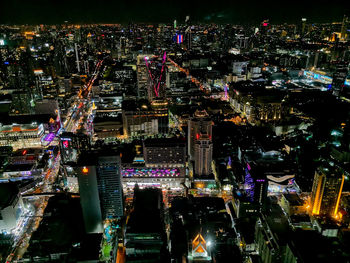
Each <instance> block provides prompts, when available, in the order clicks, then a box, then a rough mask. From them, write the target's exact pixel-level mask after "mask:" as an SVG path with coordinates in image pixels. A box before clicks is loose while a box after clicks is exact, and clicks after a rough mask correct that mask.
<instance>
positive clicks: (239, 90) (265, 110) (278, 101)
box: [229, 83, 288, 123]
mask: <svg viewBox="0 0 350 263" xmlns="http://www.w3.org/2000/svg"><path fill="white" fill-rule="evenodd" d="M238 85H239V84H238ZM238 85H237V87H235V88H231V87H230V89H229V94H230V96H229V97H230V105H231V107H232V108H233V110H234V112H236V113H239V114H240V115H241V116H242V117H245V118H247V120H248V121H249V122H250V123H256V122H270V121H278V120H281V119H283V117H284V116H285V115H286V114H287V112H288V109H287V107H286V106H285V105H284V104H283V98H284V93H283V92H281V91H279V90H268V89H266V88H265V87H262V86H256V87H255V85H254V84H252V83H246V84H242V85H243V86H242V87H240V86H238Z"/></svg>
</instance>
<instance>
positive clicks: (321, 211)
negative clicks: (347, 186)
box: [311, 167, 344, 217]
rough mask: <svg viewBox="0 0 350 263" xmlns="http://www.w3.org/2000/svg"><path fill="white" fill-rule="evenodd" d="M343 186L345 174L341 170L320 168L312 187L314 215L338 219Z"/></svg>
mask: <svg viewBox="0 0 350 263" xmlns="http://www.w3.org/2000/svg"><path fill="white" fill-rule="evenodd" d="M343 184H344V174H343V173H342V172H341V171H340V170H339V169H336V168H334V167H319V168H318V169H317V170H316V172H315V176H314V182H313V186H312V193H311V207H312V214H314V215H328V216H332V217H337V215H338V209H339V202H340V197H341V194H342V190H343Z"/></svg>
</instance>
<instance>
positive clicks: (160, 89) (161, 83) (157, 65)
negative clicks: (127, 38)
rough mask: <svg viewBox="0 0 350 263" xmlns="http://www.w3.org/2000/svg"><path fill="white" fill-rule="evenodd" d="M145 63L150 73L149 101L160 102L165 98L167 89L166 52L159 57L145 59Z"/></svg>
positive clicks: (148, 84)
mask: <svg viewBox="0 0 350 263" xmlns="http://www.w3.org/2000/svg"><path fill="white" fill-rule="evenodd" d="M144 60H145V61H144V63H145V64H146V69H147V72H148V81H147V94H148V100H149V101H153V100H158V99H164V98H165V87H166V72H167V67H166V60H167V55H166V52H164V54H163V55H162V56H159V57H154V58H150V57H145V58H144Z"/></svg>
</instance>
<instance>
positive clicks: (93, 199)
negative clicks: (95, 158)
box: [77, 165, 103, 233]
mask: <svg viewBox="0 0 350 263" xmlns="http://www.w3.org/2000/svg"><path fill="white" fill-rule="evenodd" d="M77 173H78V183H79V192H80V204H81V208H82V211H83V218H84V223H85V231H86V233H102V232H103V226H102V214H101V206H100V199H99V194H98V186H97V173H96V166H95V165H91V166H81V167H78V168H77Z"/></svg>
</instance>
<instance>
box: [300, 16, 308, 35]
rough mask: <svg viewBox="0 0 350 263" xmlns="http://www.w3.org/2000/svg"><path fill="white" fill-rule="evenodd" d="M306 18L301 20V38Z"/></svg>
mask: <svg viewBox="0 0 350 263" xmlns="http://www.w3.org/2000/svg"><path fill="white" fill-rule="evenodd" d="M306 26H307V25H306V18H302V19H301V36H302V37H303V36H304V35H305V33H306V32H305V31H306Z"/></svg>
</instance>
